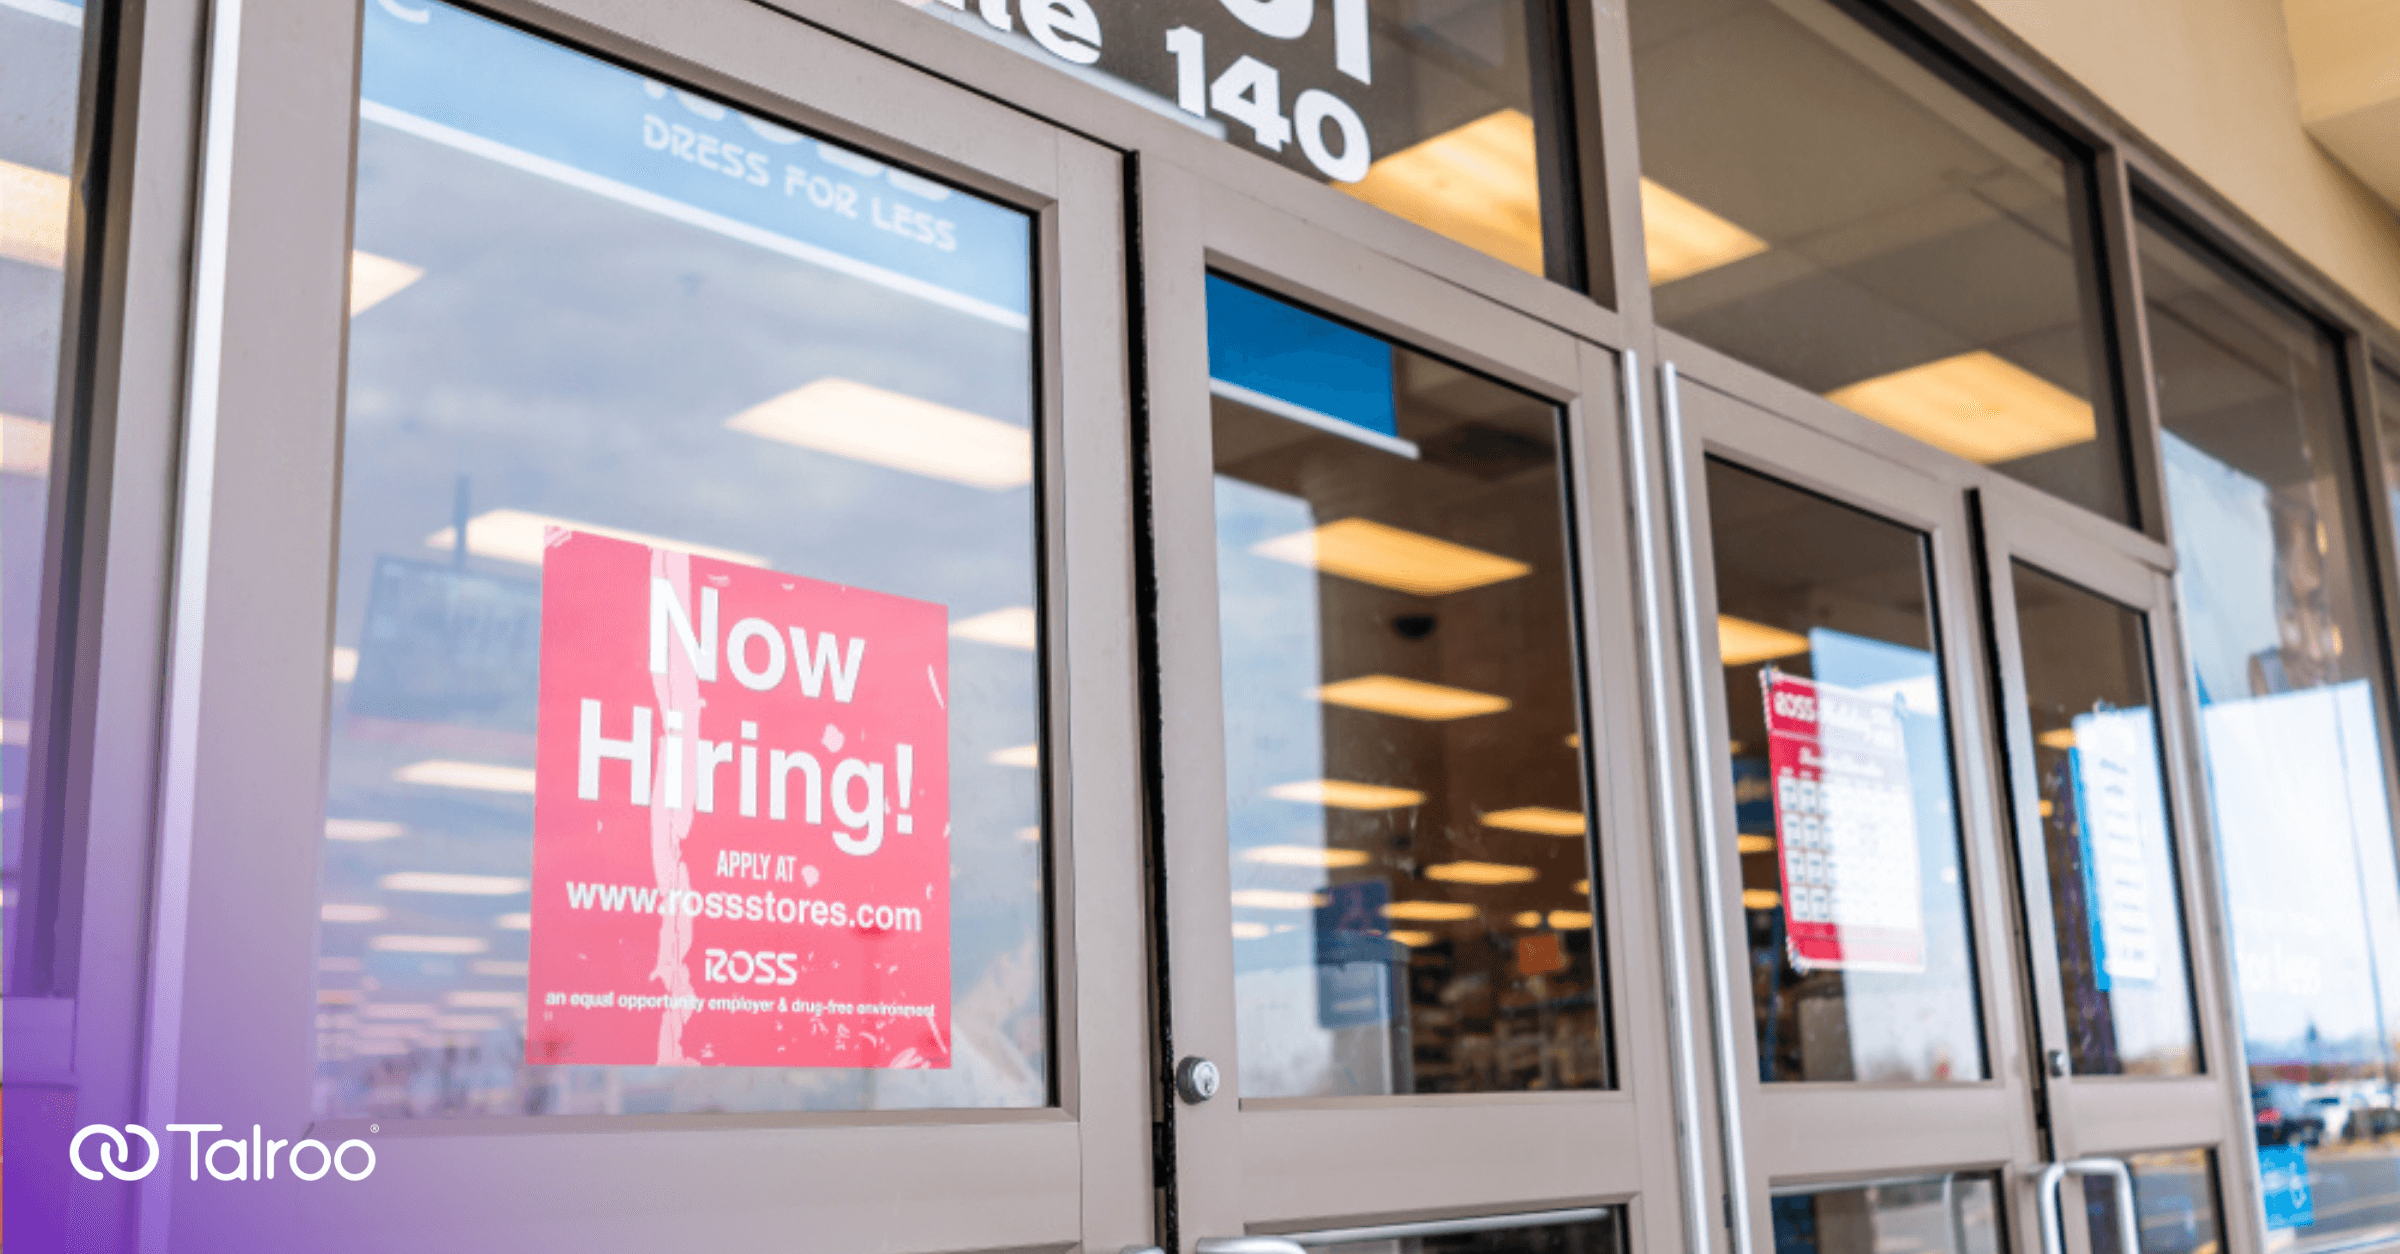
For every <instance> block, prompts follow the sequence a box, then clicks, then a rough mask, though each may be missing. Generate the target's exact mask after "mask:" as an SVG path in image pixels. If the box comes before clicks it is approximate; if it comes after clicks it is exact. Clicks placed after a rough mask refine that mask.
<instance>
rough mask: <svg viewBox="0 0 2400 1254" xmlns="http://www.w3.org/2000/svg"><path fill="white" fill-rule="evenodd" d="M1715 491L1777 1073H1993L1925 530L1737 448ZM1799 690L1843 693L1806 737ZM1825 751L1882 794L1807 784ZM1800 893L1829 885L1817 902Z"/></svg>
mask: <svg viewBox="0 0 2400 1254" xmlns="http://www.w3.org/2000/svg"><path fill="white" fill-rule="evenodd" d="M1708 509H1709V527H1710V531H1711V534H1712V536H1713V538H1714V545H1715V552H1714V560H1715V565H1716V581H1717V601H1718V611H1719V617H1718V620H1717V636H1718V645H1719V648H1720V649H1721V651H1722V660H1723V662H1724V665H1725V697H1726V706H1727V708H1726V722H1725V726H1726V727H1727V729H1728V733H1729V741H1728V744H1727V745H1726V753H1727V755H1728V757H1729V759H1730V762H1729V765H1730V769H1731V772H1732V776H1733V791H1734V817H1735V825H1736V828H1737V829H1738V830H1737V834H1736V835H1735V837H1734V839H1735V853H1736V856H1737V857H1738V858H1739V860H1740V866H1741V877H1742V906H1743V919H1744V926H1745V930H1746V931H1747V933H1748V936H1749V975H1750V986H1751V994H1752V1004H1753V1011H1754V1022H1755V1025H1756V1029H1757V1032H1758V1055H1759V1076H1760V1078H1761V1079H1764V1080H1768V1081H1781V1080H1867V1081H1925V1080H1977V1079H1981V1078H1983V1075H1984V1065H1983V1044H1982V1038H1981V1035H1980V1032H1981V1029H1980V1026H1979V1018H1978V1011H1977V1000H1976V992H1975V955H1974V946H1973V941H1972V939H1971V938H1970V937H1969V935H1968V931H1967V909H1966V888H1965V885H1964V882H1963V880H1962V878H1961V876H1960V873H1959V825H1958V815H1957V805H1956V801H1955V794H1954V791H1953V787H1952V782H1951V762H1950V740H1949V731H1948V724H1947V723H1946V721H1945V719H1946V717H1947V716H1946V714H1945V706H1944V697H1943V693H1942V673H1941V664H1940V662H1939V660H1938V659H1937V658H1936V656H1935V653H1934V649H1935V641H1936V635H1935V624H1934V619H1933V607H1932V603H1931V600H1930V597H1929V584H1928V582H1927V581H1928V571H1927V566H1926V560H1925V541H1924V537H1923V536H1922V535H1920V534H1918V533H1917V532H1914V531H1911V530H1909V529H1907V528H1905V527H1902V526H1899V525H1897V524H1895V523H1891V522H1888V521H1885V520H1884V519H1881V518H1877V517H1874V516H1873V515H1870V514H1866V513H1862V512H1860V511H1858V510H1854V509H1851V508H1849V507H1847V506H1844V505H1838V504H1835V503H1834V502H1832V501H1828V500H1826V499H1824V498H1823V497H1818V496H1813V495H1811V494H1809V493H1806V492H1802V491H1800V490H1798V489H1796V488H1792V487H1790V486H1787V485H1785V484H1783V483H1780V482H1777V481H1775V480H1773V479H1769V478H1766V477H1765V476H1762V475H1758V474H1754V473H1752V472H1750V471H1747V470H1743V469H1740V468H1738V467H1735V466H1732V465H1730V464H1727V463H1724V462H1718V461H1711V462H1710V463H1709V464H1708ZM1779 693H1780V694H1782V696H1781V698H1780V699H1781V700H1782V701H1783V702H1787V703H1788V702H1789V701H1790V700H1792V699H1793V698H1794V697H1795V696H1798V697H1800V698H1802V699H1804V700H1805V699H1807V697H1808V695H1809V694H1811V693H1813V694H1814V700H1815V702H1816V704H1817V706H1818V707H1819V708H1821V709H1824V710H1826V711H1829V713H1827V714H1826V715H1825V717H1824V719H1823V725H1824V727H1825V728H1826V730H1825V731H1824V734H1823V737H1822V738H1821V739H1820V740H1819V741H1817V742H1814V743H1811V744H1809V745H1807V746H1806V748H1805V749H1799V748H1798V747H1797V746H1793V747H1787V748H1786V749H1784V750H1782V751H1781V754H1782V755H1790V756H1779V752H1778V750H1777V748H1776V746H1775V745H1774V743H1773V737H1775V736H1785V737H1787V744H1788V743H1789V739H1788V728H1789V725H1790V724H1789V720H1788V717H1787V716H1789V715H1791V714H1794V713H1797V712H1798V711H1797V710H1796V709H1794V708H1793V707H1790V706H1789V705H1788V704H1787V705H1778V704H1777V702H1778V700H1779V698H1778V695H1777V694H1779ZM1837 703H1838V706H1839V708H1841V709H1845V710H1848V711H1850V712H1851V713H1852V715H1853V716H1854V717H1855V718H1856V719H1859V720H1864V719H1867V718H1869V717H1871V716H1873V715H1876V714H1881V715H1883V716H1884V719H1885V720H1886V721H1885V722H1884V723H1882V724H1881V725H1883V726H1887V727H1888V728H1889V729H1890V731H1891V733H1892V734H1891V739H1890V742H1889V743H1886V744H1884V745H1882V746H1881V748H1880V751H1878V752H1876V753H1872V754H1870V753H1868V752H1866V747H1865V746H1863V745H1862V744H1860V743H1859V741H1858V740H1857V739H1856V738H1849V739H1844V738H1841V737H1840V736H1839V735H1838V734H1837V731H1838V728H1839V727H1840V726H1841V725H1842V722H1843V721H1844V720H1840V719H1837V717H1836V716H1835V715H1834V714H1832V713H1830V711H1832V710H1834V709H1835V708H1836V707H1837ZM1770 710H1781V711H1782V713H1780V714H1777V715H1773V716H1771V715H1770ZM1771 728H1782V729H1786V730H1782V731H1772V732H1771ZM1815 754H1821V755H1822V759H1823V760H1824V761H1825V762H1827V763H1829V764H1833V765H1829V766H1827V767H1826V768H1825V769H1824V770H1822V771H1821V772H1818V773H1817V775H1816V778H1817V779H1818V780H1819V781H1825V782H1824V783H1822V784H1821V785H1820V786H1821V787H1823V788H1824V789H1825V790H1826V795H1833V794H1834V792H1835V790H1847V789H1854V790H1856V793H1857V794H1865V795H1868V796H1870V797H1873V798H1876V799H1878V802H1879V804H1878V803H1859V804H1854V803H1850V802H1840V803H1832V802H1829V803H1827V804H1825V805H1823V806H1819V805H1815V804H1812V802H1811V799H1810V797H1809V795H1808V792H1809V790H1807V789H1803V790H1802V791H1801V792H1800V793H1797V794H1795V793H1793V792H1791V791H1790V790H1789V787H1788V785H1787V784H1786V783H1785V782H1784V781H1785V777H1786V774H1787V773H1789V774H1792V775H1796V776H1806V775H1808V774H1809V771H1807V770H1801V769H1798V767H1797V765H1796V764H1795V761H1794V758H1795V757H1796V758H1798V760H1799V762H1801V763H1805V762H1808V761H1810V760H1811V759H1810V757H1808V756H1807V755H1815ZM1842 763H1849V764H1851V765H1848V766H1843V765H1840V764H1842ZM1811 769H1813V768H1811ZM1795 891H1798V892H1804V893H1807V894H1809V896H1808V897H1807V898H1806V899H1805V900H1803V901H1801V902H1800V903H1798V904H1799V907H1800V910H1801V912H1802V913H1803V917H1801V918H1799V919H1798V920H1795V919H1794V918H1793V915H1794V910H1793V907H1794V904H1795V903H1794V902H1793V901H1792V897H1793V895H1794V893H1795ZM1828 916H1830V917H1828ZM1862 919H1876V920H1881V922H1879V923H1877V924H1876V925H1875V926H1874V927H1872V928H1868V927H1864V926H1862V925H1861V924H1860V923H1859V922H1858V921H1859V920H1862ZM1829 924H1830V925H1831V926H1830V927H1829V926H1828V925H1829Z"/></svg>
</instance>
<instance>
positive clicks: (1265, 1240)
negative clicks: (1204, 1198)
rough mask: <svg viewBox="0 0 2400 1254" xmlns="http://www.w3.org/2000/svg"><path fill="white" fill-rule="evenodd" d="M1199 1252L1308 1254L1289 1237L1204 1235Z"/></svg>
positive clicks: (1196, 1247)
mask: <svg viewBox="0 0 2400 1254" xmlns="http://www.w3.org/2000/svg"><path fill="white" fill-rule="evenodd" d="M1193 1249H1194V1250H1196V1251H1197V1252H1198V1254H1308V1251H1306V1250H1303V1249H1301V1248H1300V1243H1299V1242H1298V1241H1294V1240H1292V1239H1291V1238H1289V1237H1202V1238H1200V1243H1199V1244H1198V1245H1196V1246H1194V1247H1193Z"/></svg>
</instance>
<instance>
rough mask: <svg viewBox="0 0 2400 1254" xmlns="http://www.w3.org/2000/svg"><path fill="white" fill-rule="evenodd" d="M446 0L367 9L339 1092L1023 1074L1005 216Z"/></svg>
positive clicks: (1028, 539) (1043, 991) (1028, 997)
mask: <svg viewBox="0 0 2400 1254" xmlns="http://www.w3.org/2000/svg"><path fill="white" fill-rule="evenodd" d="M423 10H424V12H425V13H427V14H429V15H430V16H428V17H426V18H424V19H423V20H419V21H411V20H404V18H403V17H402V14H403V12H404V10H402V9H401V8H400V7H399V6H396V5H384V4H368V5H366V6H364V10H363V11H364V21H365V28H366V35H365V40H366V43H365V62H364V76H365V77H364V89H363V93H364V99H363V100H362V102H361V105H360V113H361V124H360V127H359V148H358V182H357V200H356V205H357V209H356V212H357V227H356V247H357V250H358V251H357V252H356V253H355V254H354V256H353V258H352V282H351V295H350V311H351V312H350V317H351V324H350V359H349V396H348V408H347V414H346V417H345V423H344V444H343V458H344V473H343V482H342V498H341V499H342V514H341V547H340V567H339V572H338V592H337V604H336V609H335V628H334V650H333V657H332V672H333V679H334V689H333V706H332V710H333V713H332V722H331V733H330V741H329V744H328V746H327V759H328V767H327V771H328V776H327V784H326V796H327V801H326V815H327V817H326V827H325V836H326V842H327V843H326V845H325V870H324V904H323V910H322V913H323V918H324V922H323V925H322V930H321V935H322V942H321V944H322V950H321V956H320V958H319V969H320V972H321V975H320V983H321V987H320V990H319V993H318V997H319V1001H320V1003H321V1004H320V1016H319V1020H318V1025H319V1037H318V1039H319V1054H318V1057H319V1066H318V1083H317V1087H316V1094H317V1104H318V1107H319V1109H320V1111H321V1112H323V1113H324V1114H327V1115H352V1116H356V1115H380V1116H447V1115H466V1114H587V1113H590V1114H621V1113H637V1114H639V1113H672V1112H685V1111H695V1112H697V1111H708V1112H717V1111H764V1110H802V1109H809V1110H815V1109H887V1108H893V1107H924V1106H940V1107H948V1106H1038V1105H1041V1104H1044V1103H1045V1102H1046V1101H1048V1099H1049V1070H1050V1051H1049V1038H1048V1028H1047V1007H1046V998H1047V979H1048V976H1047V971H1048V952H1047V948H1046V944H1045V931H1044V927H1043V922H1042V921H1043V918H1044V904H1043V887H1042V880H1043V869H1042V865H1043V853H1042V850H1043V843H1042V814H1043V812H1042V789H1041V784H1040V775H1039V772H1038V771H1036V770H1035V769H1033V768H1034V767H1035V766H1036V764H1037V763H1038V762H1039V761H1040V758H1041V750H1040V748H1039V745H1040V744H1041V737H1042V703H1041V697H1040V693H1041V686H1040V671H1039V667H1038V664H1037V662H1036V655H1035V648H1036V645H1037V643H1038V641H1039V639H1040V630H1039V628H1040V615H1039V613H1038V611H1037V608H1036V607H1038V606H1039V605H1041V603H1042V602H1041V597H1040V595H1039V584H1038V582H1037V573H1036V572H1037V564H1036V550H1037V544H1036V506H1035V498H1034V493H1033V489H1032V482H1033V479H1034V471H1035V457H1034V448H1035V441H1034V440H1033V439H1032V429H1033V425H1034V399H1033V398H1034V387H1033V377H1034V355H1035V347H1034V342H1033V339H1032V337H1031V335H1030V333H1029V331H1028V319H1027V310H1028V307H1029V295H1028V294H1029V291H1030V284H1031V281H1032V241H1031V233H1030V230H1029V225H1030V224H1029V221H1028V219H1027V218H1026V217H1025V216H1024V215H1023V214H1021V213H1018V212H1017V211H1015V210H1012V209H1008V208H1005V207H1002V206H999V205H995V204H991V203H988V202H985V201H982V200H979V199H976V198H975V197H972V196H969V195H967V194H966V193H963V192H960V191H958V190H956V189H953V188H951V187H948V186H945V185H942V184H940V183H936V182H934V181H932V180H929V179H927V178H924V177H921V176H919V175H916V174H912V173H910V172H908V171H905V170H902V169H900V168H897V167H893V166H887V165H885V164H883V163H881V162H880V161H878V160H876V159H874V158H871V157H868V156H866V155H865V154H863V153H859V152H856V151H853V150H851V149H847V148H840V147H836V146H834V145H833V144H831V143H827V142H823V141H819V140H816V139H814V138H811V137H808V136H805V135H802V134H800V133H799V132H796V131H792V130H788V129H786V128H784V127H781V126H779V125H776V124H775V123H772V122H769V121H767V120H766V119H763V118H758V117H753V116H750V115H747V114H744V113H740V112H738V111H735V110H732V109H729V108H727V107H726V106H724V105H722V104H719V103H717V102H716V101H713V100H710V99H707V98H705V97H703V96H699V95H696V94H692V93H688V92H684V91H681V90H677V89H673V88H669V87H667V86H665V85H664V84H661V83H657V82H653V81H649V80H645V79H643V78H642V77H640V76H639V75H636V74H633V73H629V72H627V71H624V70H621V69H618V68H616V67H614V66H611V65H608V64H606V63H603V62H601V61H598V60H595V59H592V58H589V57H586V56H583V55H581V54H579V53H575V52H572V51H569V50H567V49H564V48H561V47H558V46H555V45H552V44H549V43H546V42H544V41H541V40H539V39H536V38H533V37H531V36H529V35H526V34H523V33H520V32H518V31H516V30H513V29H511V28H509V27H506V26H503V25H500V24H497V23H494V22H491V21H488V20H486V19H484V18H481V17H478V16H475V15H473V14H470V13H468V12H466V11H465V10H463V9H457V8H452V7H448V6H445V5H442V4H438V3H429V4H426V5H424V6H423ZM843 206H851V207H853V208H855V209H856V211H857V213H856V216H855V217H853V216H851V215H850V214H848V213H846V212H845V211H844V209H843ZM812 633H813V637H812ZM787 639H788V641H789V642H790V643H789V646H788V648H787V646H786V644H785V641H786V640H787ZM812 645H813V647H812ZM945 729H946V730H945ZM945 813H946V814H947V821H946V822H945V820H944V815H945ZM954 883H955V885H956V889H955V894H954V895H953V891H952V885H953V884H954ZM529 996H530V997H531V998H532V1000H533V1001H534V1003H535V1004H533V1005H532V1006H531V1007H530V1013H529V1009H528V1005H527V1002H528V999H529ZM787 1062H788V1063H790V1064H793V1065H784V1064H785V1063H787Z"/></svg>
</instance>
